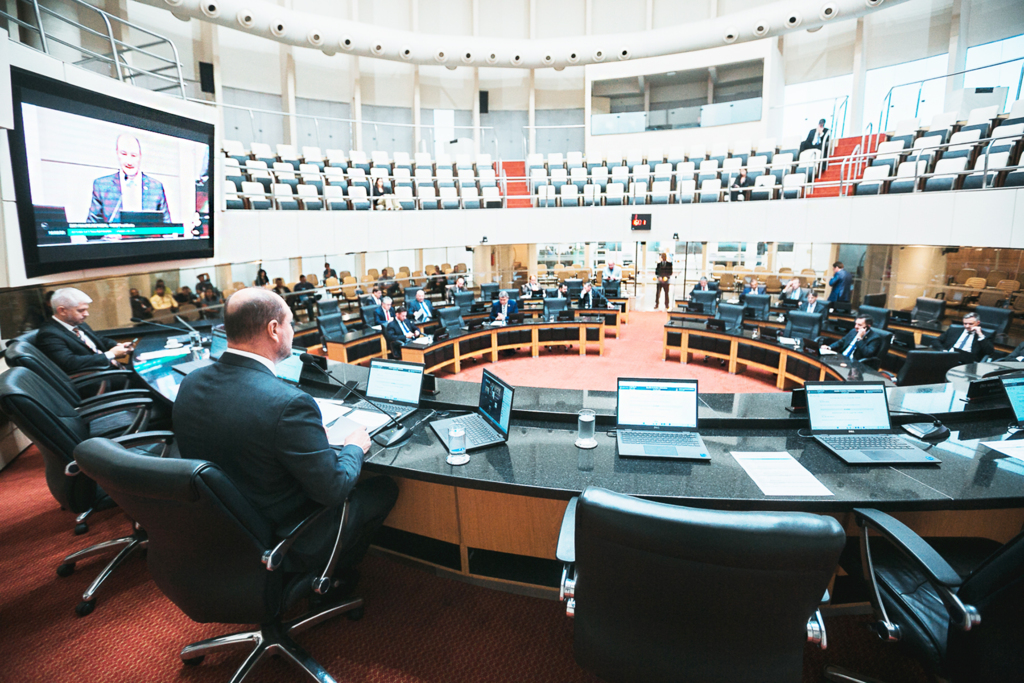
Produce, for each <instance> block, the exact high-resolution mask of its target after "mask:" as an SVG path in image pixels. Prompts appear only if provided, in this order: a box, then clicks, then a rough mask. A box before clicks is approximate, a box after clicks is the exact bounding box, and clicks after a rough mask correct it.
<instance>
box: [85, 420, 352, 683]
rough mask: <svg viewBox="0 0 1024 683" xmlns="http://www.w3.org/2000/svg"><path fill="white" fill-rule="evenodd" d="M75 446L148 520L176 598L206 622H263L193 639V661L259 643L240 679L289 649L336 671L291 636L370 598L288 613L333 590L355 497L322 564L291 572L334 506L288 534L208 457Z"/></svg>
mask: <svg viewBox="0 0 1024 683" xmlns="http://www.w3.org/2000/svg"><path fill="white" fill-rule="evenodd" d="M75 455H76V458H77V459H78V462H79V463H80V465H81V467H82V470H83V471H85V472H86V473H88V474H89V476H91V477H93V478H95V479H96V481H97V482H98V483H99V484H100V486H102V487H103V488H104V489H105V490H106V491H108V492H109V493H110V496H111V497H112V498H113V499H114V500H116V501H117V503H118V504H119V505H120V506H121V507H122V508H123V509H124V510H125V512H127V513H128V514H129V515H130V516H131V517H132V518H133V519H136V520H138V522H139V523H140V524H141V525H142V526H144V527H145V528H146V529H147V531H148V533H149V549H148V552H147V560H148V563H149V570H150V574H151V575H152V576H153V581H154V582H155V583H156V585H157V586H158V587H159V588H160V590H161V591H163V593H164V595H166V596H167V597H168V598H169V599H170V600H171V602H173V603H174V604H175V605H177V606H178V608H179V609H181V611H182V612H184V613H185V614H186V615H187V616H188V617H189V618H190V619H192V620H193V621H196V622H199V623H211V622H216V623H228V624H259V625H260V626H259V628H258V629H257V630H255V631H251V632H243V633H235V634H231V635H227V636H221V637H219V638H211V639H208V640H203V641H200V642H198V643H193V644H191V645H188V646H186V647H185V648H184V649H183V650H182V651H181V659H182V661H183V662H184V663H186V664H198V663H200V662H201V661H202V660H203V658H204V657H205V656H206V655H207V654H208V653H211V652H215V651H218V650H221V649H224V648H231V647H237V646H239V645H244V644H246V643H250V644H252V645H253V646H254V648H253V651H252V652H251V653H250V654H249V655H248V656H247V657H246V658H245V660H244V662H243V663H242V665H241V667H240V668H239V670H238V671H237V672H236V673H235V675H234V677H233V678H232V679H231V680H232V681H240V680H242V678H243V677H245V675H246V674H247V673H249V672H250V671H251V670H252V669H253V667H255V666H256V664H257V663H258V662H259V661H260V660H261V659H262V658H263V656H265V655H268V654H270V655H272V654H278V655H282V656H284V657H285V658H286V659H288V660H289V661H291V662H292V663H294V664H296V665H297V666H299V667H300V668H301V669H303V670H304V671H305V672H306V673H307V674H309V675H310V676H311V677H313V679H314V680H317V681H324V682H327V681H333V680H334V679H333V678H332V677H331V676H330V674H328V673H327V672H326V671H325V670H324V669H323V667H321V666H320V665H319V664H318V663H317V662H316V661H315V660H314V659H313V658H312V657H311V656H310V655H309V654H308V653H307V652H306V651H305V650H304V649H303V648H302V647H300V646H299V645H298V644H296V643H295V641H293V640H292V636H294V635H295V634H297V633H300V632H302V631H304V630H306V629H307V628H309V627H311V626H314V625H316V624H318V623H320V622H322V621H325V620H326V619H328V618H330V617H334V616H337V615H340V614H343V613H346V612H347V613H348V616H349V618H351V619H358V618H360V617H361V616H362V609H363V601H362V599H360V598H353V599H349V600H345V601H343V602H336V603H334V604H332V605H331V606H330V607H325V608H320V609H314V610H313V611H312V613H309V614H306V615H303V616H301V617H299V618H298V619H295V620H293V621H288V622H284V621H282V615H283V614H284V613H285V612H286V611H287V610H288V609H289V608H290V607H292V606H293V605H294V604H296V603H297V602H298V600H300V599H301V598H303V597H306V596H309V595H311V594H312V593H313V592H314V591H316V590H318V589H319V590H321V591H324V592H325V597H328V598H329V597H331V595H332V594H331V592H330V590H329V589H330V586H331V580H330V577H331V575H332V574H333V571H334V561H335V558H336V557H337V556H338V549H339V547H340V546H341V544H342V539H343V537H344V536H345V531H346V529H345V525H344V519H345V515H346V513H347V504H346V509H345V510H344V511H343V512H342V520H343V521H342V526H341V527H340V529H339V533H338V536H337V540H336V541H335V549H334V552H333V553H332V556H331V560H330V561H329V563H328V564H327V566H326V567H325V568H324V569H323V571H316V572H311V573H305V574H288V573H285V572H284V571H283V570H282V569H281V564H282V562H283V560H284V559H285V558H286V557H287V554H288V550H289V549H290V548H291V546H292V543H293V542H294V541H295V539H296V538H297V537H298V536H300V535H301V534H302V533H303V532H304V531H306V530H307V529H310V528H313V529H317V528H322V525H320V527H318V526H317V525H315V524H314V522H315V521H316V520H317V519H318V518H319V517H320V516H321V515H323V514H330V510H329V509H327V508H321V509H319V510H317V511H315V512H313V513H312V514H311V515H310V516H309V517H307V518H306V519H305V520H304V521H303V522H302V523H300V524H299V525H298V526H296V527H295V528H294V529H292V530H291V532H290V533H288V534H287V535H286V536H285V538H284V540H281V541H279V540H278V539H277V538H276V537H275V530H274V529H273V528H271V526H270V525H269V524H267V522H266V521H265V520H264V519H263V517H261V516H260V515H259V513H258V512H257V511H256V510H255V509H254V508H253V507H252V506H251V505H250V504H249V503H248V501H247V500H246V499H245V497H244V496H243V495H242V494H241V492H240V491H239V490H238V488H237V487H236V486H235V485H234V483H233V482H232V481H231V480H230V479H229V478H228V477H227V475H226V474H224V472H223V471H222V470H221V469H220V468H219V467H217V466H216V465H213V464H211V463H209V462H205V461H199V460H181V459H156V458H147V457H143V456H139V455H136V454H133V453H131V452H129V451H127V450H125V449H124V448H121V447H120V446H118V445H117V444H115V443H112V442H110V441H108V440H106V439H91V440H89V441H87V442H85V443H83V444H82V445H81V446H79V448H78V449H77V450H76V452H75Z"/></svg>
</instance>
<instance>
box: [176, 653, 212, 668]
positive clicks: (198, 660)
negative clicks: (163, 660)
mask: <svg viewBox="0 0 1024 683" xmlns="http://www.w3.org/2000/svg"><path fill="white" fill-rule="evenodd" d="M204 659H206V655H200V656H199V657H189V658H188V659H183V660H181V663H182V664H184V665H185V666H199V665H200V664H202V663H203V660H204Z"/></svg>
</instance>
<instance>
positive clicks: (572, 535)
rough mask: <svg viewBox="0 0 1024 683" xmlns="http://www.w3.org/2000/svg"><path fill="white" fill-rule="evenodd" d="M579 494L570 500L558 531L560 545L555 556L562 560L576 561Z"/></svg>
mask: <svg viewBox="0 0 1024 683" xmlns="http://www.w3.org/2000/svg"><path fill="white" fill-rule="evenodd" d="M577 502H579V496H576V497H574V498H573V499H572V500H570V501H569V505H568V506H566V508H565V514H563V515H562V528H561V530H559V532H558V547H557V549H556V550H555V557H557V558H558V559H559V560H561V561H562V562H575V561H576V503H577Z"/></svg>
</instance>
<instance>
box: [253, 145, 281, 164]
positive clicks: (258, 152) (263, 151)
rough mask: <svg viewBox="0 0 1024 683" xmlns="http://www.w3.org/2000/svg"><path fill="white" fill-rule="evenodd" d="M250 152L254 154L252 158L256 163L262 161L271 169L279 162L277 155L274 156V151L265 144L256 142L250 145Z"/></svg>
mask: <svg viewBox="0 0 1024 683" xmlns="http://www.w3.org/2000/svg"><path fill="white" fill-rule="evenodd" d="M249 151H250V152H252V157H253V159H255V160H256V161H262V162H263V163H265V164H266V165H267V168H270V167H271V166H273V165H274V162H275V161H277V155H276V154H274V150H272V149H271V148H270V145H268V144H266V143H264V142H254V143H252V144H250V145H249Z"/></svg>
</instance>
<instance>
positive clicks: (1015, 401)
mask: <svg viewBox="0 0 1024 683" xmlns="http://www.w3.org/2000/svg"><path fill="white" fill-rule="evenodd" d="M1000 379H1001V380H1002V382H1003V389H1005V390H1006V398H1008V399H1010V407H1011V408H1013V417H1014V420H1015V421H1016V423H1017V429H1024V374H1019V375H1004V376H1002V377H1000Z"/></svg>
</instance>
